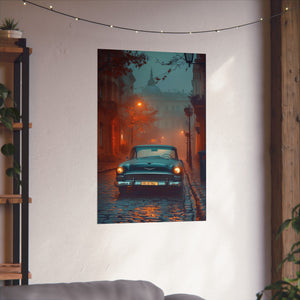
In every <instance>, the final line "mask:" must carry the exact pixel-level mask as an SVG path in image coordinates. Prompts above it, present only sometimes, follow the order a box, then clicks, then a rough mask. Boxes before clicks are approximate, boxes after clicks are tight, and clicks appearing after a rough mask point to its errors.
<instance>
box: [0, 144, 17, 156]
mask: <svg viewBox="0 0 300 300" xmlns="http://www.w3.org/2000/svg"><path fill="white" fill-rule="evenodd" d="M1 152H2V154H3V155H5V156H12V155H14V153H15V146H14V145H13V144H11V143H8V144H5V145H3V146H2V147H1Z"/></svg>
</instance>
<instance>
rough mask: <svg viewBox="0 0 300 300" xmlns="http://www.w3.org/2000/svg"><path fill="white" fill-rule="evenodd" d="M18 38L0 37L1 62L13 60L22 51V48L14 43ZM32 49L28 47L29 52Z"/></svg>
mask: <svg viewBox="0 0 300 300" xmlns="http://www.w3.org/2000/svg"><path fill="white" fill-rule="evenodd" d="M18 41H19V39H13V38H0V53H1V55H0V61H1V62H14V61H16V60H17V59H18V57H19V56H20V55H21V54H22V53H23V51H24V50H23V48H22V47H19V46H17V45H16V43H17V42H18ZM31 53H32V49H31V48H30V49H29V54H31Z"/></svg>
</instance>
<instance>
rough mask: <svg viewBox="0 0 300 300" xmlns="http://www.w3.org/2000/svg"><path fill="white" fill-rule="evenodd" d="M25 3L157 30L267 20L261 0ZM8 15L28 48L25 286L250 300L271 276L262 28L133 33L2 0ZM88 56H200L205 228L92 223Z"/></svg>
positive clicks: (92, 101) (92, 112)
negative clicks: (120, 287) (81, 284)
mask: <svg viewBox="0 0 300 300" xmlns="http://www.w3.org/2000/svg"><path fill="white" fill-rule="evenodd" d="M34 2H38V3H42V4H43V5H44V4H50V2H52V3H54V6H55V8H57V9H58V10H62V11H65V12H67V13H70V14H73V15H78V16H80V17H83V18H87V19H93V20H98V21H101V22H104V23H109V24H117V25H121V26H129V27H137V28H141V29H154V30H160V29H163V30H165V31H167V30H171V31H176V30H179V31H182V30H186V31H190V30H201V29H212V28H219V27H227V26H232V25H237V24H241V23H247V22H250V21H253V20H256V19H257V18H258V17H260V16H263V15H267V14H268V12H269V10H268V6H269V3H268V2H269V1H258V0H251V1H250V0H249V1H247V0H232V1H227V0H224V1H208V0H207V1H206V0H203V1H184V0H182V1H181V0H178V1H175V0H168V1H155V0H151V1H138V0H136V1H134V0H133V1H130V0H128V1H127V0H124V1H92V0H90V1H87V0H85V1H83V0H77V1H63V0H60V1H58V0H56V1H48V0H47V1H37V0H35V1H34ZM7 16H8V17H10V16H14V17H15V18H16V19H18V20H19V24H20V27H21V29H22V30H23V31H24V36H25V37H26V38H27V42H28V45H29V46H30V47H32V48H33V53H32V55H31V61H30V101H31V107H30V120H31V122H32V123H33V128H32V129H31V130H30V134H31V136H30V179H31V181H30V195H31V196H32V198H33V203H32V205H31V206H30V270H31V272H32V274H33V278H32V280H31V281H30V283H42V282H70V281H89V280H113V279H120V278H123V279H144V280H150V281H152V282H154V283H155V284H157V285H158V286H160V287H161V288H162V289H163V290H164V291H165V293H166V294H170V293H176V292H186V293H194V294H197V295H199V296H202V297H204V298H206V299H209V300H219V299H231V300H246V299H253V298H255V293H256V292H257V291H258V290H260V289H261V288H262V287H263V286H264V285H265V283H267V281H268V280H269V270H270V260H269V258H268V255H269V242H270V238H269V235H268V233H269V229H270V210H269V167H270V166H269V155H268V151H267V150H268V147H269V124H268V123H269V119H270V117H269V113H270V112H269V97H270V95H269V85H270V83H269V59H268V56H267V54H268V51H269V38H268V34H269V26H268V24H267V23H263V24H257V25H253V26H250V27H245V28H241V29H239V30H231V31H227V32H220V33H210V34H199V35H188V36H177V35H176V36H174V35H160V34H158V35H154V34H143V33H138V34H136V33H134V32H126V31H121V30H116V29H110V28H104V27H100V26H96V25H92V24H86V23H82V22H76V21H73V20H72V19H68V18H65V17H62V16H58V15H54V14H52V13H49V12H46V11H43V10H40V9H38V8H36V7H32V6H29V5H28V6H26V7H25V6H23V4H22V1H17V0H1V1H0V17H7ZM98 48H108V49H138V50H153V51H155V50H157V51H174V52H198V53H206V54H207V57H206V58H207V221H206V222H186V223H158V224H157V223H152V224H115V225H97V140H96V137H97V88H96V84H97V49H98ZM3 73H5V72H1V73H0V76H1V75H2V77H3ZM4 81H5V78H4ZM2 181H3V180H2ZM2 212H3V208H2ZM0 218H1V223H0V228H1V229H0V231H1V232H2V233H1V234H2V235H3V220H4V217H3V213H2V214H0ZM1 243H2V241H1ZM2 247H3V246H2ZM2 252H3V250H2ZM2 256H3V255H2Z"/></svg>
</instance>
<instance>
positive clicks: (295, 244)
mask: <svg viewBox="0 0 300 300" xmlns="http://www.w3.org/2000/svg"><path fill="white" fill-rule="evenodd" d="M298 246H300V241H299V242H297V243H294V244H293V245H292V248H291V251H293V250H294V249H295V248H296V247H298Z"/></svg>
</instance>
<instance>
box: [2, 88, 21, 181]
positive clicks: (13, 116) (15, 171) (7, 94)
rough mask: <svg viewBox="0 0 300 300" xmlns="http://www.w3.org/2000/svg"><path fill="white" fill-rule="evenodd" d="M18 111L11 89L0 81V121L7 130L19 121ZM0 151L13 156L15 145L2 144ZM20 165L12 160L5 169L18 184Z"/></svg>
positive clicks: (11, 128)
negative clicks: (11, 164)
mask: <svg viewBox="0 0 300 300" xmlns="http://www.w3.org/2000/svg"><path fill="white" fill-rule="evenodd" d="M19 120H20V113H19V111H18V110H17V109H16V108H15V106H14V102H13V100H12V98H11V91H10V90H9V89H8V88H7V87H6V86H5V85H4V84H2V83H0V123H2V125H3V126H5V127H6V128H8V129H9V130H11V131H12V130H13V122H19ZM1 153H2V154H3V155H5V156H7V157H10V156H13V155H14V153H15V146H14V145H13V144H12V143H7V144H4V145H3V146H2V147H1ZM20 173H21V167H20V165H19V163H17V162H14V165H13V166H12V167H10V168H8V169H7V170H6V175H7V176H9V177H15V178H16V179H17V181H18V182H19V184H21V181H20V179H19V175H20Z"/></svg>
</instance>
